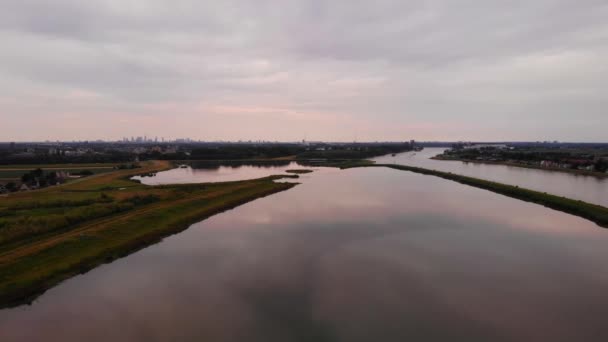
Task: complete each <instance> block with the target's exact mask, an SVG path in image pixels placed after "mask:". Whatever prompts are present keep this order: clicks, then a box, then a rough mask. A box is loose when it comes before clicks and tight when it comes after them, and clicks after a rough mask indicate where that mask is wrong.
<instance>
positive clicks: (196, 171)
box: [133, 162, 305, 185]
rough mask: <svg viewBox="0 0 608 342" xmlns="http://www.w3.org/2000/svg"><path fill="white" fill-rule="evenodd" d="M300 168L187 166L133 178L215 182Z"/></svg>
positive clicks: (291, 165)
mask: <svg viewBox="0 0 608 342" xmlns="http://www.w3.org/2000/svg"><path fill="white" fill-rule="evenodd" d="M302 168H305V167H303V166H301V165H300V164H298V163H296V162H291V163H286V164H285V165H237V166H219V167H209V168H193V167H190V166H188V167H185V168H175V169H171V170H167V171H162V172H158V173H156V175H154V176H151V177H146V176H136V177H133V179H137V180H139V181H141V182H142V183H143V184H147V185H159V184H187V183H215V182H230V181H237V180H246V179H256V178H262V177H266V176H271V175H280V174H286V172H285V171H287V170H290V169H302Z"/></svg>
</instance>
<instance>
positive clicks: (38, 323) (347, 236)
mask: <svg viewBox="0 0 608 342" xmlns="http://www.w3.org/2000/svg"><path fill="white" fill-rule="evenodd" d="M301 181H302V183H303V184H301V185H298V186H296V187H295V188H293V189H291V190H288V191H285V192H281V193H278V194H275V195H272V196H269V197H265V198H262V199H259V200H256V201H254V202H251V203H248V204H245V205H243V206H241V207H238V208H236V209H234V210H231V211H228V212H225V213H223V214H220V215H217V216H214V217H212V218H210V219H208V220H206V221H203V222H200V223H197V224H194V225H193V226H192V227H190V229H188V230H186V231H184V232H183V233H181V234H177V235H174V236H171V237H169V238H167V239H165V240H164V241H163V242H161V243H159V244H157V245H154V246H151V247H149V248H146V249H144V250H141V251H139V252H137V253H135V254H132V255H130V256H128V257H125V258H123V259H120V260H117V261H115V262H113V263H111V264H108V265H103V266H101V267H98V268H97V269H95V270H93V271H91V272H89V273H87V274H85V275H81V276H78V277H75V278H72V279H71V280H68V281H66V282H64V283H62V284H61V285H59V286H57V287H55V288H53V289H51V290H50V291H48V292H47V293H45V294H44V295H43V296H42V297H40V298H39V299H38V300H37V301H36V302H34V303H33V305H31V306H22V307H18V308H14V309H9V310H2V311H0V341H3V342H6V341H41V340H44V341H88V342H93V341H168V340H173V341H264V342H267V341H608V325H606V324H605V318H606V317H608V296H606V289H608V262H607V260H608V248H606V246H608V230H606V229H602V228H599V227H598V226H596V225H595V224H593V223H591V222H589V221H586V220H584V219H581V218H578V217H575V216H571V215H567V214H564V213H561V212H557V211H553V210H550V209H547V208H544V207H542V206H539V205H535V204H531V203H526V202H522V201H518V200H515V199H511V198H508V197H504V196H499V195H496V194H494V193H491V192H488V191H484V190H481V189H476V188H472V187H467V186H464V185H461V184H458V183H455V182H451V181H447V180H443V179H440V178H436V177H429V176H423V175H418V174H413V173H409V172H403V171H397V170H391V169H381V168H377V169H352V170H344V171H340V170H335V169H321V170H318V171H316V172H315V173H313V174H310V175H305V176H304V177H302V179H301Z"/></svg>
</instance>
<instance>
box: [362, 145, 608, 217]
mask: <svg viewBox="0 0 608 342" xmlns="http://www.w3.org/2000/svg"><path fill="white" fill-rule="evenodd" d="M443 151H445V148H425V149H424V150H423V151H420V152H406V153H400V154H397V155H396V156H394V157H393V156H391V155H387V156H382V157H378V158H374V160H375V161H376V162H378V163H392V164H403V165H412V166H419V167H424V168H428V169H434V170H440V171H445V172H452V173H457V174H461V175H465V176H470V177H476V178H482V179H487V180H491V181H495V182H501V183H506V184H511V185H518V186H521V187H525V188H528V189H534V190H537V191H543V192H547V193H550V194H555V195H559V196H565V197H569V198H574V199H580V200H582V201H586V202H589V203H595V204H599V205H603V206H605V207H608V178H598V177H593V176H586V175H578V174H572V173H565V172H558V171H549V170H537V169H526V168H522V167H515V166H505V165H491V164H476V163H463V162H461V161H446V160H434V159H430V158H431V157H434V156H436V155H438V154H441V153H442V152H443Z"/></svg>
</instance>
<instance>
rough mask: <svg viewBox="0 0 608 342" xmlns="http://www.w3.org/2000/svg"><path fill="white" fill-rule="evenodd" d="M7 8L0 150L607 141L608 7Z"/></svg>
mask: <svg viewBox="0 0 608 342" xmlns="http://www.w3.org/2000/svg"><path fill="white" fill-rule="evenodd" d="M0 8H1V9H2V10H1V11H0V119H1V122H2V130H1V133H0V141H28V140H29V141H31V140H81V139H119V138H122V137H124V136H128V137H131V136H143V135H147V136H149V137H150V136H158V137H165V138H178V137H190V138H193V139H202V140H239V139H243V140H249V139H252V140H258V139H263V140H271V141H275V140H277V141H295V140H302V139H306V140H326V141H327V140H331V141H386V140H392V141H403V140H409V139H416V140H444V141H448V140H449V141H453V140H467V141H468V140H471V141H499V140H503V141H504V140H510V141H514V140H520V141H524V140H525V141H529V140H533V141H536V140H559V141H603V142H606V141H608V129H607V128H608V112H607V109H608V1H606V0H598V1H596V0H580V1H573V0H534V1H530V0H526V1H519V0H510V1H501V0H477V1H472V0H458V1H457V0H453V1H452V0H450V1H447V0H445V1H434V0H429V1H405V0H399V1H385V0H374V1H355V0H348V1H339V0H331V1H321V0H301V1H296V0H251V1H232V0H223V1H204V0H172V1H157V0H103V1H102V0H87V1H82V0H52V1H50V0H49V1H44V0H37V1H34V0H0Z"/></svg>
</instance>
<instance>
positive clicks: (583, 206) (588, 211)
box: [342, 164, 608, 228]
mask: <svg viewBox="0 0 608 342" xmlns="http://www.w3.org/2000/svg"><path fill="white" fill-rule="evenodd" d="M353 167H388V168H391V169H396V170H401V171H410V172H415V173H420V174H424V175H430V176H436V177H441V178H444V179H448V180H452V181H455V182H458V183H461V184H466V185H469V186H473V187H476V188H480V189H485V190H489V191H492V192H495V193H498V194H501V195H505V196H509V197H512V198H516V199H519V200H522V201H526V202H532V203H536V204H540V205H543V206H545V207H547V208H551V209H555V210H559V211H562V212H565V213H568V214H572V215H576V216H579V217H582V218H585V219H587V220H590V221H592V222H594V223H595V224H597V225H598V226H600V227H604V228H608V208H606V207H603V206H600V205H595V204H591V203H587V202H583V201H579V200H573V199H570V198H566V197H560V196H556V195H551V194H548V193H545V192H539V191H534V190H530V189H525V188H520V187H518V186H513V185H507V184H503V183H497V182H491V181H487V180H483V179H479V178H473V177H467V176H461V175H458V174H454V173H451V172H443V171H436V170H430V169H425V168H421V167H415V166H407V165H397V164H360V165H346V166H344V167H342V168H353Z"/></svg>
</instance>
